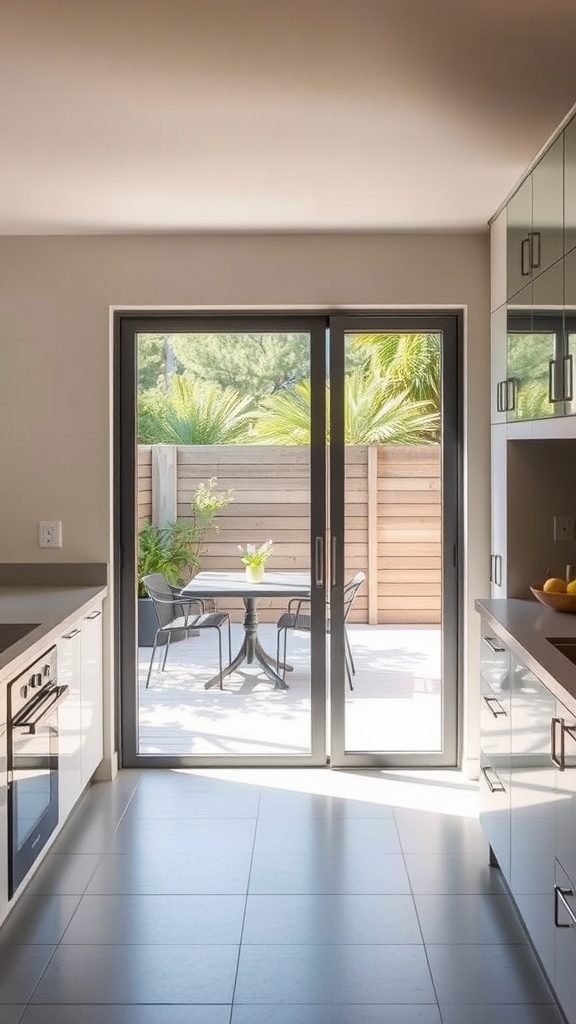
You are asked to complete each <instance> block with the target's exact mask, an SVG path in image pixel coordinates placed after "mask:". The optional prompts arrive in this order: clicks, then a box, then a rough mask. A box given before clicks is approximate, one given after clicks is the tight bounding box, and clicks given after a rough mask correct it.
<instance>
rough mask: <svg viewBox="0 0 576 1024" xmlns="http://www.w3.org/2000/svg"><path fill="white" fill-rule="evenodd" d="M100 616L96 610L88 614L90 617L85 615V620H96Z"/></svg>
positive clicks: (100, 613)
mask: <svg viewBox="0 0 576 1024" xmlns="http://www.w3.org/2000/svg"><path fill="white" fill-rule="evenodd" d="M100 615H102V612H100V611H98V609H96V611H93V612H90V615H87V616H86V618H87V619H97V618H98V617H99V616H100Z"/></svg>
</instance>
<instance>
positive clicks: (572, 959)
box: [550, 861, 576, 1024]
mask: <svg viewBox="0 0 576 1024" xmlns="http://www.w3.org/2000/svg"><path fill="white" fill-rule="evenodd" d="M574 886H575V883H574V881H573V879H572V878H570V877H569V875H567V874H566V872H565V871H564V869H563V867H562V865H561V864H560V863H559V862H558V861H556V870H555V877H554V910H553V913H554V921H555V940H556V946H555V965H554V966H555V970H554V977H551V978H550V980H551V981H552V984H553V985H554V990H555V992H556V995H557V997H558V1002H559V1003H560V1006H561V1007H562V1009H563V1011H564V1014H565V1016H566V1020H567V1021H568V1024H576V970H575V965H576V889H575V887H574ZM551 912H552V911H551Z"/></svg>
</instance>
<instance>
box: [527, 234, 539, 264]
mask: <svg viewBox="0 0 576 1024" xmlns="http://www.w3.org/2000/svg"><path fill="white" fill-rule="evenodd" d="M528 238H529V240H530V267H531V268H532V270H537V269H538V267H539V266H540V263H541V260H542V235H541V233H540V232H539V231H530V232H529V234H528Z"/></svg>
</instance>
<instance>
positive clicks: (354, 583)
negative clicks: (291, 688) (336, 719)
mask: <svg viewBox="0 0 576 1024" xmlns="http://www.w3.org/2000/svg"><path fill="white" fill-rule="evenodd" d="M365 579H366V574H365V573H363V572H357V573H356V575H355V576H353V577H352V579H351V580H350V581H349V582H348V583H346V584H345V586H344V664H345V666H346V678H347V679H348V685H349V687H350V689H351V690H353V689H354V686H353V685H352V676H353V675H356V666H355V664H354V658H353V657H352V648H351V647H350V640H349V638H348V631H347V629H346V620H347V619H348V616H349V614H350V611H351V608H352V605H353V604H354V601H355V599H356V595H357V593H358V591H359V590H360V587H361V586H362V584H363V583H364V580H365ZM303 607H304V608H309V607H310V599H309V598H307V597H293V598H292V600H291V601H289V602H288V610H287V611H285V612H284V613H283V614H282V615H281V616H280V618H279V619H278V622H277V623H276V665H277V668H278V672H280V671H281V672H282V677H283V678H284V676H285V675H286V668H285V665H286V638H287V635H288V630H289V629H297V630H302V631H304V632H306V633H310V632H311V630H312V617H311V615H310V613H309V611H308V612H306V611H304V612H303V611H302V608H303ZM326 632H327V633H329V632H330V619H328V621H327V622H326ZM282 633H283V634H284V645H283V653H282V661H280V635H281V634H282Z"/></svg>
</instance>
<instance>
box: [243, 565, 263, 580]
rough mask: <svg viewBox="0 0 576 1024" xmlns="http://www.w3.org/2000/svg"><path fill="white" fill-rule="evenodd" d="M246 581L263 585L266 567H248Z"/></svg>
mask: <svg viewBox="0 0 576 1024" xmlns="http://www.w3.org/2000/svg"><path fill="white" fill-rule="evenodd" d="M246 579H247V580H248V582H249V583H262V580H263V579H264V566H263V565H247V566H246Z"/></svg>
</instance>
